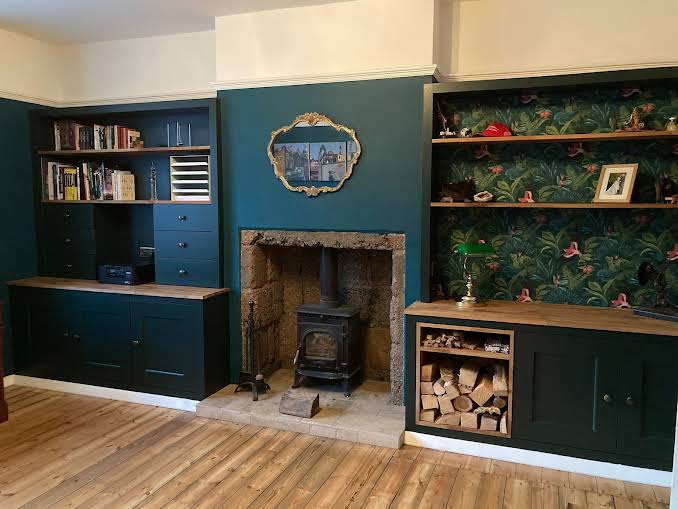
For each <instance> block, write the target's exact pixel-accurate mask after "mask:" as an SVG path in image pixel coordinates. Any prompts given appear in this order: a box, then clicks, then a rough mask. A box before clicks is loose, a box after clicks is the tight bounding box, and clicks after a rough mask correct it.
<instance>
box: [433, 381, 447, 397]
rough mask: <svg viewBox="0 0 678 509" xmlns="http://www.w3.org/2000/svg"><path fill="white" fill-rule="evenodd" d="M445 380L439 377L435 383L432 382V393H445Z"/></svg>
mask: <svg viewBox="0 0 678 509" xmlns="http://www.w3.org/2000/svg"><path fill="white" fill-rule="evenodd" d="M445 392H446V391H445V382H444V381H443V379H442V378H440V379H439V380H438V381H437V382H436V383H434V384H433V393H434V394H435V395H436V396H442V395H443V394H445Z"/></svg>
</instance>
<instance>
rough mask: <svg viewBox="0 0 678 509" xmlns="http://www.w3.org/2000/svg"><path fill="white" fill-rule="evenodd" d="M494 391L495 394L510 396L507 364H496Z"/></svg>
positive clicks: (493, 378)
mask: <svg viewBox="0 0 678 509" xmlns="http://www.w3.org/2000/svg"><path fill="white" fill-rule="evenodd" d="M492 391H493V392H494V395H495V396H499V397H502V398H505V397H507V396H508V381H507V379H506V365H505V364H504V363H501V362H497V363H496V364H495V365H494V376H493V377H492Z"/></svg>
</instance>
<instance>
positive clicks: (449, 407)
mask: <svg viewBox="0 0 678 509" xmlns="http://www.w3.org/2000/svg"><path fill="white" fill-rule="evenodd" d="M452 399H453V398H451V397H450V396H448V395H447V394H445V395H443V396H438V406H439V407H440V413H441V414H443V415H444V414H451V413H452V412H455V411H456V410H455V408H454V403H453V402H452Z"/></svg>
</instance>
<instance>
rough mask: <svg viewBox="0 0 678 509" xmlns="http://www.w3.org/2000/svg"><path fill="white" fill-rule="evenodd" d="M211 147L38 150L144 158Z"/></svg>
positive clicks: (53, 153) (48, 153)
mask: <svg viewBox="0 0 678 509" xmlns="http://www.w3.org/2000/svg"><path fill="white" fill-rule="evenodd" d="M209 151H210V146H209V145H195V146H191V147H187V146H182V147H144V148H130V149H106V150H38V155H41V156H55V157H58V156H91V155H97V156H101V155H130V156H142V155H145V154H185V153H190V152H209Z"/></svg>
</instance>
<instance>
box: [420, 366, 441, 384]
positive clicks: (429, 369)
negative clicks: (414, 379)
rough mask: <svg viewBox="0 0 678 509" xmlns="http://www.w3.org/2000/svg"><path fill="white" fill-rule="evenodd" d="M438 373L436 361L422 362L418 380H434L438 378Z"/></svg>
mask: <svg viewBox="0 0 678 509" xmlns="http://www.w3.org/2000/svg"><path fill="white" fill-rule="evenodd" d="M439 374H440V372H439V370H438V363H437V362H432V363H431V364H423V365H422V366H421V376H420V377H419V380H420V381H422V382H435V381H436V380H438V375H439Z"/></svg>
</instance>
